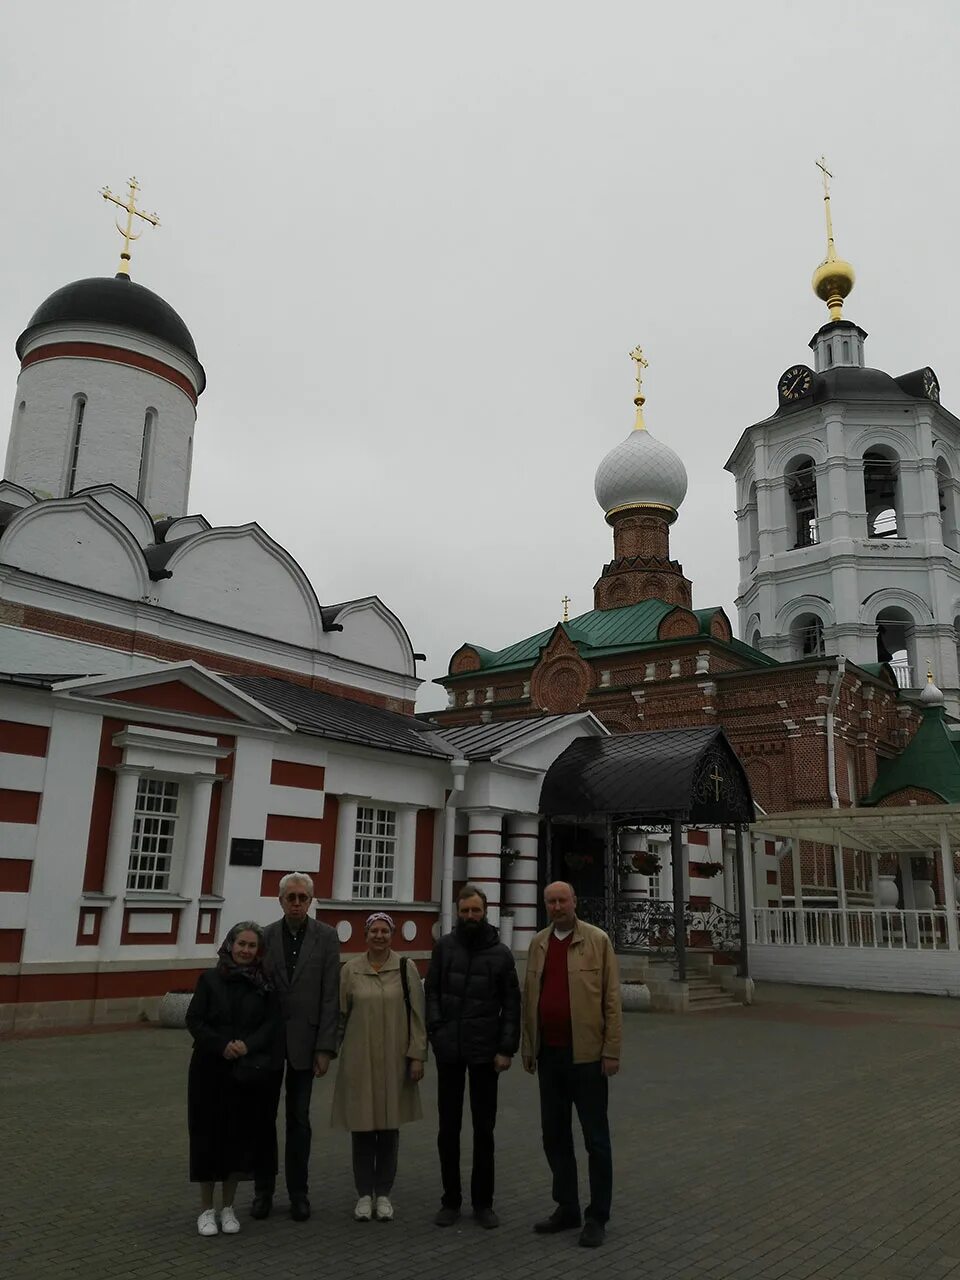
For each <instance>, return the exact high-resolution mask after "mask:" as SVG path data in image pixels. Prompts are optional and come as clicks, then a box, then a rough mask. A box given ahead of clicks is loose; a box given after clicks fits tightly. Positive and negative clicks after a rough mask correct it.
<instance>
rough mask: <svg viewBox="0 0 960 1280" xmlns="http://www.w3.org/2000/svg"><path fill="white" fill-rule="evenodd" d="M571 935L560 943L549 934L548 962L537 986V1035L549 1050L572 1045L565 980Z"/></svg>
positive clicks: (566, 978)
mask: <svg viewBox="0 0 960 1280" xmlns="http://www.w3.org/2000/svg"><path fill="white" fill-rule="evenodd" d="M572 941H573V934H572V933H570V934H568V935H567V937H566V938H564V939H563V941H561V940H560V939H559V938H558V937H557V936H556V934H555V933H551V934H550V941H549V943H548V944H547V959H546V962H545V964H544V966H543V985H542V986H541V987H540V1034H541V1036H542V1038H543V1043H544V1044H545V1045H548V1046H549V1047H550V1048H551V1049H567V1048H569V1047H570V1045H572V1044H573V1031H572V1030H571V1027H570V981H569V979H568V977H567V955H568V954H569V951H570V943H571V942H572Z"/></svg>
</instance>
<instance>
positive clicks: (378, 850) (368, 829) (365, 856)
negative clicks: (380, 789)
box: [353, 805, 397, 898]
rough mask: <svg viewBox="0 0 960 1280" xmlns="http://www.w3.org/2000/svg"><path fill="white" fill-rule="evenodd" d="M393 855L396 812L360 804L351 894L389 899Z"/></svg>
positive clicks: (391, 892)
mask: <svg viewBox="0 0 960 1280" xmlns="http://www.w3.org/2000/svg"><path fill="white" fill-rule="evenodd" d="M396 858H397V811H396V809H375V808H373V807H367V806H364V805H361V806H360V807H359V808H358V809H357V836H356V843H355V845H354V855H353V896H354V897H355V898H392V897H393V896H394V894H393V880H394V868H395V866H396Z"/></svg>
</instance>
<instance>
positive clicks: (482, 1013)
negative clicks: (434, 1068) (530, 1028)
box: [424, 922, 520, 1062]
mask: <svg viewBox="0 0 960 1280" xmlns="http://www.w3.org/2000/svg"><path fill="white" fill-rule="evenodd" d="M465 937H466V935H464V934H463V933H462V931H461V929H460V928H459V926H458V927H457V928H455V929H454V930H453V932H452V933H445V934H444V935H443V937H442V938H441V939H440V940H439V941H438V942H437V944H436V946H435V947H434V948H433V956H432V957H431V959H430V968H429V970H428V971H427V978H426V982H425V984H424V990H425V993H426V997H427V1034H428V1035H429V1037H430V1043H431V1045H432V1046H433V1052H434V1054H435V1055H436V1058H437V1061H438V1062H461V1061H462V1062H492V1061H493V1059H494V1057H495V1056H496V1054H498V1053H502V1054H505V1055H506V1056H507V1057H510V1058H512V1057H513V1055H514V1054H515V1053H516V1052H517V1047H518V1045H519V1043H520V984H519V983H518V981H517V966H516V965H515V964H514V961H513V955H512V954H511V952H510V949H509V947H506V946H504V945H503V943H502V942H501V941H500V935H499V934H498V933H497V931H496V929H494V927H493V925H491V924H487V923H486V922H484V923H483V925H482V926H481V928H480V930H479V932H478V934H477V935H476V937H473V938H470V939H469V942H468V941H465Z"/></svg>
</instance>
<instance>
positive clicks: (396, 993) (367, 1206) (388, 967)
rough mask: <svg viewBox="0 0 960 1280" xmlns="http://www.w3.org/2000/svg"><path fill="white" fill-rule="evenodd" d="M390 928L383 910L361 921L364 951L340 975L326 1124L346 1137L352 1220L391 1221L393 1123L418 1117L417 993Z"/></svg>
mask: <svg viewBox="0 0 960 1280" xmlns="http://www.w3.org/2000/svg"><path fill="white" fill-rule="evenodd" d="M393 928H394V926H393V920H392V919H391V918H390V916H388V915H387V913H386V912H385V911H375V912H374V913H373V915H371V916H368V917H367V921H366V925H365V932H366V940H367V950H366V952H365V953H364V954H363V955H359V956H354V957H353V958H352V959H350V960H348V961H347V962H346V964H345V965H344V966H343V968H342V969H341V971H340V1025H341V1028H342V1029H343V1043H342V1046H341V1049H340V1059H339V1064H338V1067H337V1083H336V1086H335V1087H334V1091H333V1116H332V1123H333V1125H334V1126H335V1127H337V1128H340V1129H349V1130H350V1133H351V1136H352V1138H353V1177H354V1181H355V1182H356V1184H357V1197H358V1199H357V1204H356V1208H355V1209H354V1211H353V1216H354V1217H355V1218H356V1219H357V1221H358V1222H369V1221H370V1219H371V1218H372V1217H373V1216H374V1214H376V1217H377V1219H378V1220H379V1221H380V1222H387V1221H389V1220H390V1219H391V1218H392V1217H393V1205H392V1204H391V1203H390V1191H391V1190H392V1188H393V1182H394V1178H395V1177H396V1174H397V1151H398V1149H399V1146H400V1126H401V1125H402V1124H406V1123H407V1122H408V1121H410V1120H419V1119H420V1117H421V1115H422V1114H423V1112H422V1110H421V1107H420V1090H419V1088H418V1087H417V1086H418V1084H419V1082H420V1080H421V1079H422V1077H423V1064H424V1062H425V1061H426V1057H427V1032H426V1026H425V1023H424V1000H423V988H422V987H421V985H420V978H419V975H418V973H417V970H416V967H415V966H414V964H413V963H412V961H410V960H407V959H405V958H403V957H401V956H398V955H396V953H395V952H393V951H392V950H391V949H390V943H391V941H392V938H393ZM401 966H403V967H402V968H401Z"/></svg>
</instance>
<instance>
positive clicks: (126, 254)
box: [100, 178, 160, 277]
mask: <svg viewBox="0 0 960 1280" xmlns="http://www.w3.org/2000/svg"><path fill="white" fill-rule="evenodd" d="M127 186H128V187H129V188H130V194H129V195H128V196H127V198H126V200H121V199H120V197H119V196H115V195H114V194H113V192H112V191H111V190H110V188H109V187H104V188H103V190H102V191H101V192H100V194H101V195H102V196H103V198H104V200H109V201H111V203H113V204H115V205H119V206H120V208H121V209H124V210H126V214H127V225H126V226H125V227H122V226H121V225H120V223H119V222H118V223H117V230H118V231H119V232H120V234H121V235H122V236H123V249H122V251H121V253H120V266H119V268H118V269H117V275H118V276H127V277H129V275H130V269H129V267H128V265H127V264H128V263H129V261H130V241H131V240H139V239H140V237H141V236H142V235H143V232H142V231H134V229H133V220H134V218H142V219H143V221H144V222H149V223H150V225H151V227H159V225H160V219H159V218H158V217H157V215H156V214H155V213H145V212H144V211H143V209H138V208H137V192H138V191H139V190H140V183H139V182H138V181H137V180H136V178H130V179H129V180H128V182H127Z"/></svg>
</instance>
